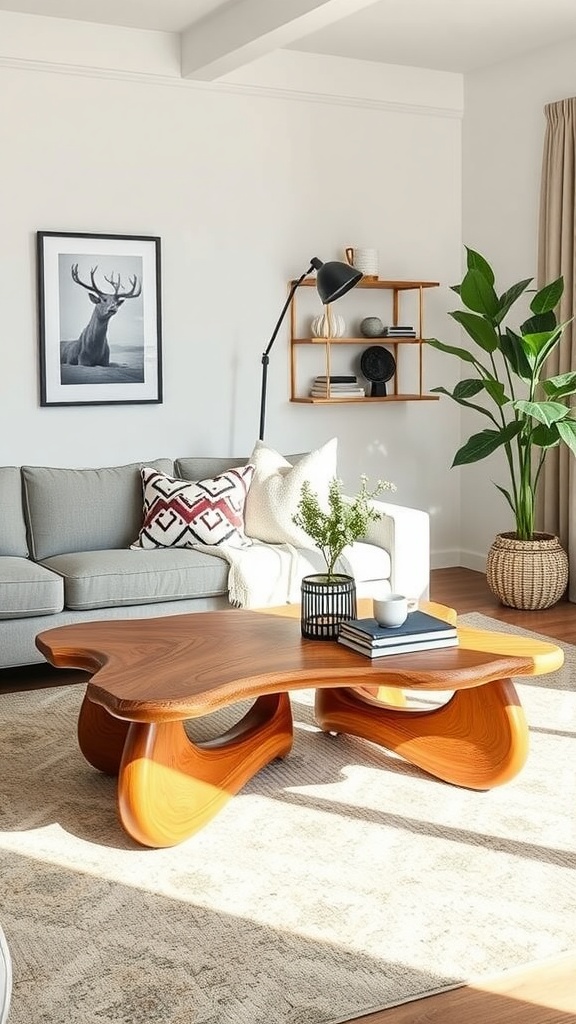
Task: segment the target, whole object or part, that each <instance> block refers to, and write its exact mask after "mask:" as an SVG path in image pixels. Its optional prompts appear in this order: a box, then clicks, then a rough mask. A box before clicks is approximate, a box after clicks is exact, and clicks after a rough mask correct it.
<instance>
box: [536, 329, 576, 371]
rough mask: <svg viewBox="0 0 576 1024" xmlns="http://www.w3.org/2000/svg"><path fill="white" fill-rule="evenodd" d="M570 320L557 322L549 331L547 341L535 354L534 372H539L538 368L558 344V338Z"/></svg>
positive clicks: (540, 367)
mask: <svg viewBox="0 0 576 1024" xmlns="http://www.w3.org/2000/svg"><path fill="white" fill-rule="evenodd" d="M570 322H571V321H570V320H567V321H565V322H564V323H563V324H558V326H557V328H556V330H555V331H553V332H552V333H551V337H550V338H549V340H548V342H546V343H545V344H544V345H543V346H542V348H541V349H540V351H539V353H538V355H537V356H536V362H535V364H534V369H535V372H536V373H540V370H541V369H542V367H543V365H544V363H545V362H546V360H547V359H548V356H549V355H550V353H551V352H553V351H554V349H555V348H556V347H557V345H559V344H560V339H561V337H562V334H563V331H564V328H565V327H566V324H569V323H570ZM545 333H546V332H545ZM549 333H550V332H549Z"/></svg>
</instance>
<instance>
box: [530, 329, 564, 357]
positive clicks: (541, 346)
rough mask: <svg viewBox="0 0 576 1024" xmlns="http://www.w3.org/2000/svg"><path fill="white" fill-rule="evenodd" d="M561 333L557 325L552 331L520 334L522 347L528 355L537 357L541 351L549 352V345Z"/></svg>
mask: <svg viewBox="0 0 576 1024" xmlns="http://www.w3.org/2000/svg"><path fill="white" fill-rule="evenodd" d="M561 333H562V328H561V327H557V328H556V329H555V330H554V331H539V332H538V333H537V334H522V336H521V337H522V347H523V349H524V352H525V353H526V355H527V356H528V357H529V356H530V355H532V356H534V357H535V358H538V356H539V355H540V354H541V353H542V352H547V354H548V353H549V346H550V344H551V343H552V342H556V341H557V339H558V338H559V337H560V334H561Z"/></svg>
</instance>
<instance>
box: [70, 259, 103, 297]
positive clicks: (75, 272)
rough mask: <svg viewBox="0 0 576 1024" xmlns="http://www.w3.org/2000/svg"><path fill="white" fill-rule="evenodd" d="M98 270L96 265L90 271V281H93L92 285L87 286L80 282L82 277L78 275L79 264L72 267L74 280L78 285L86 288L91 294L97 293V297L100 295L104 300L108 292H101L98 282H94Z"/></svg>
mask: <svg viewBox="0 0 576 1024" xmlns="http://www.w3.org/2000/svg"><path fill="white" fill-rule="evenodd" d="M97 270H98V264H96V266H95V267H92V268H91V270H90V280H91V281H92V284H86V283H85V282H84V281H81V280H80V277H79V275H78V264H77V263H73V264H72V267H71V268H70V272H71V274H72V280H73V281H74V282H75V283H76V284H79V285H80V287H81V288H86V289H87V290H88V291H89V292H95V293H96V295H99V296H100V298H101V299H103V298H104V296H105V295H106V292H103V291H101V290H100V288H99V287H98V285H97V284H96V281H95V280H94V275H95V273H96V271H97Z"/></svg>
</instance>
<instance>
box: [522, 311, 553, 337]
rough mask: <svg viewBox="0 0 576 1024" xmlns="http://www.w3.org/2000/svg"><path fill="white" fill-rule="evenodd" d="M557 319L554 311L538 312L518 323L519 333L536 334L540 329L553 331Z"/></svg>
mask: <svg viewBox="0 0 576 1024" xmlns="http://www.w3.org/2000/svg"><path fill="white" fill-rule="evenodd" d="M557 326H558V321H557V320H556V317H555V316H554V313H538V314H537V315H536V316H531V317H529V318H528V320H525V321H524V323H523V324H520V327H519V328H518V329H519V331H520V334H538V333H539V332H540V331H555V330H556V328H557Z"/></svg>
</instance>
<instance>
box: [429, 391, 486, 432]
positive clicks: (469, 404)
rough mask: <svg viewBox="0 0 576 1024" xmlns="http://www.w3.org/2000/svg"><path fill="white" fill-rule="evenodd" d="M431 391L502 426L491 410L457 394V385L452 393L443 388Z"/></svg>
mask: <svg viewBox="0 0 576 1024" xmlns="http://www.w3.org/2000/svg"><path fill="white" fill-rule="evenodd" d="M430 390H431V391H432V392H433V393H434V394H440V395H446V396H447V398H452V399H453V400H454V401H455V402H458V405H463V406H465V407H466V409H473V410H474V412H480V413H482V415H483V416H487V417H488V419H489V420H492V423H495V424H496V426H500V424H499V423H498V421H497V420H496V418H495V417H494V416H493V414H492V413H491V412H490V410H489V409H485V408H484V406H482V405H476V404H475V402H469V401H467V399H466V398H462V397H461V396H460V395H459V394H457V391H458V385H456V387H455V388H454V391H453V392H450V391H448V390H447V389H446V388H442V387H439V388H430Z"/></svg>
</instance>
